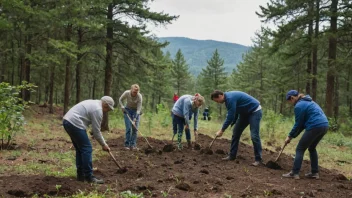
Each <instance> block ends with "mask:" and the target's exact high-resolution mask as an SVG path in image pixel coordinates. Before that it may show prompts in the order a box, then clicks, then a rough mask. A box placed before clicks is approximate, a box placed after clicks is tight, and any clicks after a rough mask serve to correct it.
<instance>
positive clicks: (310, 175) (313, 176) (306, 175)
mask: <svg viewBox="0 0 352 198" xmlns="http://www.w3.org/2000/svg"><path fill="white" fill-rule="evenodd" d="M304 176H305V177H307V178H311V179H319V173H312V172H309V173H306V174H305V175H304Z"/></svg>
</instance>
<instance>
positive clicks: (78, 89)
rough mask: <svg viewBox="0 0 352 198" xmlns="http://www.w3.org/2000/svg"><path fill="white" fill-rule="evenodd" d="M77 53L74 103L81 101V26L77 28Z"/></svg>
mask: <svg viewBox="0 0 352 198" xmlns="http://www.w3.org/2000/svg"><path fill="white" fill-rule="evenodd" d="M77 33H78V41H77V47H78V54H77V65H76V104H78V103H79V102H80V101H81V66H82V60H81V59H82V56H83V54H82V53H81V52H80V50H81V49H82V38H83V30H82V28H79V29H78V32H77Z"/></svg>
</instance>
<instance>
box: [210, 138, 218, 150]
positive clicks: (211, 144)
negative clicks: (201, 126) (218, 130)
mask: <svg viewBox="0 0 352 198" xmlns="http://www.w3.org/2000/svg"><path fill="white" fill-rule="evenodd" d="M216 138H218V136H217V135H215V138H214V139H213V141H211V143H210V145H209V148H208V149H209V150H210V148H211V146H213V143H214V141H215V140H216Z"/></svg>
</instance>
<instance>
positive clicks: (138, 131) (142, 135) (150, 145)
mask: <svg viewBox="0 0 352 198" xmlns="http://www.w3.org/2000/svg"><path fill="white" fill-rule="evenodd" d="M126 115H127V118H128V119H129V120H130V122H131V123H132V125H133V127H134V128H135V129H136V130H137V132H139V133H140V134H141V135H142V137H143V138H144V139H145V141H146V142H147V144H148V146H149V147H150V148H151V149H152V148H153V147H152V146H151V145H150V144H149V141H148V139H147V138H146V137H145V136H144V135H143V133H141V132H140V131H139V130H138V129H137V127H136V125H135V124H134V123H133V121H132V119H131V118H130V116H129V115H128V113H126Z"/></svg>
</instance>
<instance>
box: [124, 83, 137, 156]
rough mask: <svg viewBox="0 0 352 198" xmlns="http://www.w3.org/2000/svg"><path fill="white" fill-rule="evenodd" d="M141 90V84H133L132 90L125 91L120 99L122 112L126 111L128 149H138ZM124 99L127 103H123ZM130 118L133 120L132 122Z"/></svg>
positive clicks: (126, 144)
mask: <svg viewBox="0 0 352 198" xmlns="http://www.w3.org/2000/svg"><path fill="white" fill-rule="evenodd" d="M139 91H140V89H139V86H138V85H137V84H134V85H132V86H131V90H127V91H125V92H124V93H123V94H122V95H121V97H120V99H119V103H120V105H121V109H122V112H123V113H124V120H125V126H126V138H125V149H126V150H138V147H137V130H138V127H139V122H140V115H141V110H142V95H141V94H140V93H139ZM124 101H126V105H124V104H123V102H124ZM130 119H131V120H132V123H131V121H130ZM133 125H134V126H133Z"/></svg>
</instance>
